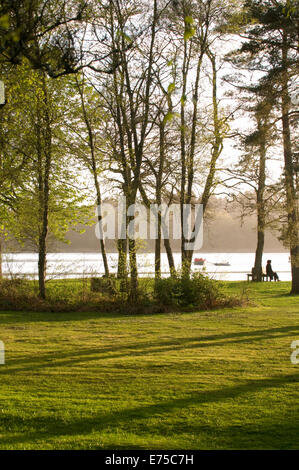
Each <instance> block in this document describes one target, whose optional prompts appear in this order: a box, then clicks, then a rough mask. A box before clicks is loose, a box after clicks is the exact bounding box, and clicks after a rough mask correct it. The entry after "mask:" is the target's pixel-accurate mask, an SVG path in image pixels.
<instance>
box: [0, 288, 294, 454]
mask: <svg viewBox="0 0 299 470" xmlns="http://www.w3.org/2000/svg"><path fill="white" fill-rule="evenodd" d="M245 284H246V283H234V282H228V283H225V291H226V292H227V293H231V294H236V293H237V292H240V288H242V287H243V286H244V285H245ZM246 285H247V284H246ZM249 289H250V292H249V296H250V298H251V299H252V303H251V305H248V306H246V307H235V308H226V309H221V310H217V311H205V312H200V313H199V312H198V313H183V314H181V313H178V312H176V313H164V314H154V315H140V314H139V315H123V314H122V315H121V314H113V313H107V314H98V313H97V312H76V313H72V312H68V313H45V312H43V313H34V312H33V313H32V312H0V340H2V341H4V343H5V347H6V364H5V365H0V403H1V406H0V448H1V449H101V448H103V449H159V448H160V449H162V448H164V449H240V448H241V449H295V448H298V421H299V409H298V399H299V387H298V385H299V384H298V382H299V365H297V366H296V365H292V363H291V361H290V354H291V349H290V344H291V342H292V341H293V340H299V299H298V297H290V296H288V295H287V294H288V292H289V290H290V284H289V283H283V282H281V283H276V284H274V283H262V284H254V283H250V288H249Z"/></svg>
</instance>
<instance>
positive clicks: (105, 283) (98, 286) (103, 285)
mask: <svg viewBox="0 0 299 470" xmlns="http://www.w3.org/2000/svg"><path fill="white" fill-rule="evenodd" d="M90 290H91V291H92V292H102V293H104V294H115V293H116V280H115V278H113V277H106V276H103V277H93V278H91V280H90Z"/></svg>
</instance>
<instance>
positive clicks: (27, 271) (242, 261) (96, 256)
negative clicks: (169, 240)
mask: <svg viewBox="0 0 299 470" xmlns="http://www.w3.org/2000/svg"><path fill="white" fill-rule="evenodd" d="M173 256H174V261H175V265H176V268H178V269H179V268H180V265H181V255H180V253H174V254H173ZM107 257H108V261H109V268H110V272H111V274H113V273H116V272H117V260H118V255H117V253H108V254H107ZM195 258H203V259H205V262H204V265H203V266H195V265H194V263H193V264H192V270H193V271H200V272H206V273H207V274H208V275H209V276H210V277H212V278H214V279H217V280H227V281H245V280H247V276H246V274H247V273H250V272H251V269H252V266H253V265H254V253H195V254H194V256H193V260H194V259H195ZM154 259H155V256H154V253H139V254H137V261H138V270H139V275H140V276H141V277H142V276H151V275H152V276H153V274H154ZM268 259H271V260H272V268H273V270H274V271H277V272H278V275H279V277H280V279H281V280H282V281H290V280H291V265H290V263H289V255H288V253H265V254H264V256H263V269H264V272H265V269H266V262H267V260H268ZM37 262H38V255H37V253H11V254H10V253H8V254H5V255H3V273H4V274H6V275H8V276H9V275H11V276H16V275H21V276H23V275H28V276H29V277H30V278H33V279H37ZM226 262H228V263H229V266H216V265H215V263H226ZM161 271H162V275H165V276H166V275H167V274H168V273H169V266H168V260H167V255H166V253H162V254H161ZM103 274H104V267H103V262H102V257H101V254H100V253H50V254H48V256H47V278H48V279H51V278H78V277H83V276H85V277H91V276H97V275H103Z"/></svg>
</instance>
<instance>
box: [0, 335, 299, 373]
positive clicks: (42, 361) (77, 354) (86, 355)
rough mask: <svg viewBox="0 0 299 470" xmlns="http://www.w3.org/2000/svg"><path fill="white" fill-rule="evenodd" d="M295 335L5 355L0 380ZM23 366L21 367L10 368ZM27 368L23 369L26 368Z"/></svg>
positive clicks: (222, 337) (205, 338)
mask: <svg viewBox="0 0 299 470" xmlns="http://www.w3.org/2000/svg"><path fill="white" fill-rule="evenodd" d="M291 334H292V335H296V334H297V335H298V334H299V326H288V327H281V328H269V329H266V330H253V331H242V332H236V333H225V334H220V335H205V336H198V335H197V336H192V337H181V338H174V339H171V340H167V341H156V342H154V341H151V340H149V341H146V342H143V341H140V342H137V343H134V344H125V345H121V346H117V345H115V344H114V345H113V346H109V347H103V348H90V349H84V348H82V349H79V350H76V351H73V350H71V351H65V352H57V351H53V352H47V353H46V354H42V355H40V354H39V355H38V357H37V358H35V357H26V358H24V359H23V358H22V359H11V360H10V359H9V351H7V362H6V365H5V367H4V368H1V369H0V376H1V374H3V375H9V374H15V373H17V372H35V371H36V370H38V369H48V368H57V367H58V368H60V367H65V366H73V365H75V364H80V363H85V362H90V361H99V360H107V359H120V358H124V357H130V356H146V355H150V354H158V353H162V354H163V353H165V352H170V351H173V352H175V351H179V350H187V349H189V350H194V349H202V348H209V347H212V348H214V347H217V346H221V347H223V346H226V345H228V344H246V343H247V344H248V343H252V342H256V341H263V340H269V339H276V338H284V337H289V336H290V335H291ZM22 364H24V365H25V367H14V366H18V365H22ZM26 364H27V366H26Z"/></svg>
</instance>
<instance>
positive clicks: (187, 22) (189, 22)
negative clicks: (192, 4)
mask: <svg viewBox="0 0 299 470" xmlns="http://www.w3.org/2000/svg"><path fill="white" fill-rule="evenodd" d="M185 23H186V24H193V23H194V19H193V18H192V16H185Z"/></svg>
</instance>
